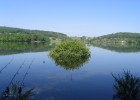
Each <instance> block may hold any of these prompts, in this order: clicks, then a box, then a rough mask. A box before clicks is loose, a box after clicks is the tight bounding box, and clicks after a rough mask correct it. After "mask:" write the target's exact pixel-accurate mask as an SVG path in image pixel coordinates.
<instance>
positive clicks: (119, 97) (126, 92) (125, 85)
mask: <svg viewBox="0 0 140 100" xmlns="http://www.w3.org/2000/svg"><path fill="white" fill-rule="evenodd" d="M112 76H113V78H114V79H115V83H114V88H115V94H114V95H113V99H116V100H140V78H138V77H136V76H134V75H132V74H131V73H130V72H129V71H124V73H123V74H121V75H119V74H118V75H117V76H115V75H113V74H112Z"/></svg>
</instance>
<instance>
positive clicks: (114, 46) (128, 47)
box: [93, 43, 140, 52]
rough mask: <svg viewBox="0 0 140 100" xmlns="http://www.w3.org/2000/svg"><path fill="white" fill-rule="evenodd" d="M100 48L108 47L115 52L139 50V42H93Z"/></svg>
mask: <svg viewBox="0 0 140 100" xmlns="http://www.w3.org/2000/svg"><path fill="white" fill-rule="evenodd" d="M93 46H97V47H100V48H104V49H108V50H111V51H115V52H140V44H138V43H125V44H122V43H99V44H94V45H93Z"/></svg>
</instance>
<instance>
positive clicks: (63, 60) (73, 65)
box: [53, 56, 89, 70]
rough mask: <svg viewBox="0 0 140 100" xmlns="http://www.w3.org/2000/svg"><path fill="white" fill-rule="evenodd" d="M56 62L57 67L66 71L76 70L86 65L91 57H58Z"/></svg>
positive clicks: (55, 59)
mask: <svg viewBox="0 0 140 100" xmlns="http://www.w3.org/2000/svg"><path fill="white" fill-rule="evenodd" d="M53 59H54V61H55V63H56V64H57V65H60V66H62V67H63V68H64V69H66V70H74V69H78V68H80V67H81V66H82V65H83V64H84V63H86V62H87V61H88V60H89V56H85V57H79V58H77V57H72V56H71V57H69V56H67V57H58V58H54V57H53Z"/></svg>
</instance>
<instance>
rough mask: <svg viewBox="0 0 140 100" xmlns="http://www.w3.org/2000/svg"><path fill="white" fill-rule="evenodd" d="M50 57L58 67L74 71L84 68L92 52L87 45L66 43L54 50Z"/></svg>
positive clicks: (75, 42)
mask: <svg viewBox="0 0 140 100" xmlns="http://www.w3.org/2000/svg"><path fill="white" fill-rule="evenodd" d="M49 55H50V56H51V57H52V58H53V59H54V60H55V63H56V64H57V65H60V66H63V67H64V68H65V69H68V70H73V69H75V68H79V67H80V66H82V65H83V64H84V63H85V62H86V61H87V60H88V59H89V57H90V51H89V49H88V48H86V46H85V44H83V43H80V42H78V41H65V42H63V43H62V44H60V45H58V46H57V47H56V48H54V49H53V50H52V51H51V52H50V53H49Z"/></svg>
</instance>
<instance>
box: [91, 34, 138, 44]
mask: <svg viewBox="0 0 140 100" xmlns="http://www.w3.org/2000/svg"><path fill="white" fill-rule="evenodd" d="M90 42H91V44H98V43H140V33H129V32H120V33H115V34H109V35H104V36H100V37H96V38H93V39H91V40H90Z"/></svg>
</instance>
